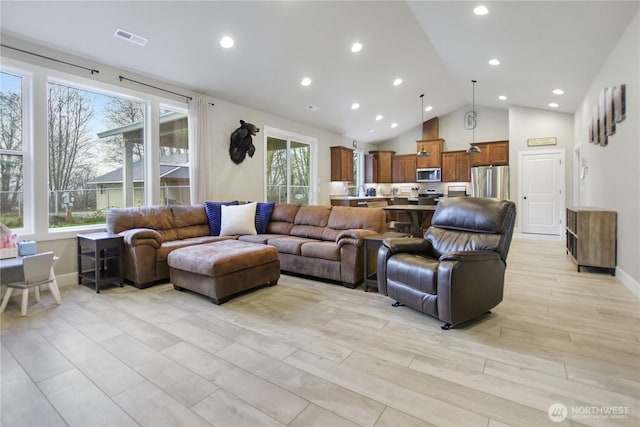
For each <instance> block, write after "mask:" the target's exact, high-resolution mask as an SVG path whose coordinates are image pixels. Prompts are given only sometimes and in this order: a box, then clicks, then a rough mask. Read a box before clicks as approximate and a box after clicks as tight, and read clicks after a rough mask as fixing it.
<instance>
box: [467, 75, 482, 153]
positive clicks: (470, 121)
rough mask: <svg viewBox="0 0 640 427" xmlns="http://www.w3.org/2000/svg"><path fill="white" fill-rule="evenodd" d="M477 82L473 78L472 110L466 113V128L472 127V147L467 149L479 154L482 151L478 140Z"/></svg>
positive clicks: (469, 151)
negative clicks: (477, 142) (477, 143)
mask: <svg viewBox="0 0 640 427" xmlns="http://www.w3.org/2000/svg"><path fill="white" fill-rule="evenodd" d="M476 83H477V80H471V84H472V88H473V92H472V98H471V111H469V112H468V113H467V114H465V115H464V127H465V128H466V129H471V143H470V147H469V148H468V149H467V154H478V153H479V152H480V147H478V146H477V145H476V144H475V142H476V124H477V122H476Z"/></svg>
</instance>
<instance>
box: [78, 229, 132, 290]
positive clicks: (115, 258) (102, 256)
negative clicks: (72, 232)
mask: <svg viewBox="0 0 640 427" xmlns="http://www.w3.org/2000/svg"><path fill="white" fill-rule="evenodd" d="M76 238H77V244H78V284H80V285H82V284H84V282H86V283H89V284H91V283H94V284H95V286H96V292H97V293H100V287H101V286H102V285H106V284H117V285H118V286H120V287H122V286H123V285H124V272H123V262H122V261H123V260H122V255H123V254H122V243H123V238H122V236H121V235H119V234H111V233H107V232H99V233H87V234H78V235H77V236H76Z"/></svg>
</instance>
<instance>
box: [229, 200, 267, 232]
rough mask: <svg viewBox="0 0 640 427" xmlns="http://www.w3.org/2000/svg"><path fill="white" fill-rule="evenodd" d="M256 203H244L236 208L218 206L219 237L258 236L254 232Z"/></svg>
mask: <svg viewBox="0 0 640 427" xmlns="http://www.w3.org/2000/svg"><path fill="white" fill-rule="evenodd" d="M256 206H257V203H246V204H244V205H236V206H225V205H222V206H220V211H221V215H220V216H221V217H222V220H221V221H220V235H221V236H233V235H235V234H258V233H257V232H256Z"/></svg>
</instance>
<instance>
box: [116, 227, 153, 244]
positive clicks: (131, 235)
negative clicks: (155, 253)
mask: <svg viewBox="0 0 640 427" xmlns="http://www.w3.org/2000/svg"><path fill="white" fill-rule="evenodd" d="M120 234H121V235H122V236H123V237H124V244H125V245H129V246H139V245H151V246H153V247H154V248H155V249H158V248H159V247H160V246H161V245H162V236H161V235H160V233H158V232H157V231H156V230H152V229H150V228H132V229H130V230H126V231H122V232H121V233H120Z"/></svg>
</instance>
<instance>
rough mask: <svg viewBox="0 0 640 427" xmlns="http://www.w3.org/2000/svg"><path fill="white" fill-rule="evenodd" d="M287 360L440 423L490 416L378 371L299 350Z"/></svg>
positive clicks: (465, 422) (477, 421)
mask: <svg viewBox="0 0 640 427" xmlns="http://www.w3.org/2000/svg"><path fill="white" fill-rule="evenodd" d="M285 363H288V364H290V365H292V366H295V367H297V368H299V369H303V370H305V371H307V372H309V373H312V374H314V375H317V376H320V377H322V378H325V379H326V380H328V381H331V382H334V383H337V384H340V385H342V386H343V387H345V388H349V389H350V390H352V391H355V392H357V393H359V394H362V395H364V396H367V397H369V398H371V399H374V400H377V401H378V402H382V403H384V404H385V405H386V406H390V407H392V408H395V409H397V410H399V411H402V412H405V413H407V414H409V415H412V416H414V417H416V418H420V419H422V420H424V421H427V422H431V423H434V424H437V425H443V426H444V425H451V426H453V425H458V426H460V425H465V426H471V425H486V424H487V422H488V418H486V417H483V416H481V415H478V414H476V413H474V412H471V411H469V410H467V409H462V408H460V407H458V406H455V405H451V404H448V403H446V402H443V401H441V400H438V399H433V398H431V397H430V396H426V395H424V394H420V393H417V392H415V391H413V390H411V389H409V388H406V387H404V386H400V385H397V384H394V383H392V382H389V381H387V380H385V379H381V378H378V377H376V376H375V375H371V374H366V373H362V372H359V371H357V370H355V369H352V368H349V367H346V366H343V365H338V364H336V363H335V362H332V361H329V360H322V359H321V358H320V357H318V356H316V355H313V354H310V353H307V352H304V351H297V352H295V353H294V354H292V355H291V356H290V357H288V358H287V359H285Z"/></svg>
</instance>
